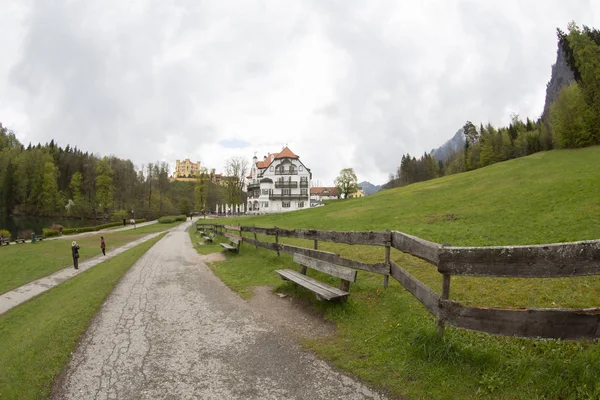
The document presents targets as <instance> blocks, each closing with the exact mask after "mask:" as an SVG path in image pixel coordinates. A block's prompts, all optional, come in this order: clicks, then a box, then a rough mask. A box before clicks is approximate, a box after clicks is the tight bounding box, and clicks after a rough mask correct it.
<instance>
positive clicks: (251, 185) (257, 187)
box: [248, 182, 260, 190]
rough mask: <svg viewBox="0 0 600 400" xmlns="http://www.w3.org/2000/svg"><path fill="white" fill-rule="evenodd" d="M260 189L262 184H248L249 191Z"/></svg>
mask: <svg viewBox="0 0 600 400" xmlns="http://www.w3.org/2000/svg"><path fill="white" fill-rule="evenodd" d="M259 188H260V183H258V182H257V183H249V184H248V190H253V189H259Z"/></svg>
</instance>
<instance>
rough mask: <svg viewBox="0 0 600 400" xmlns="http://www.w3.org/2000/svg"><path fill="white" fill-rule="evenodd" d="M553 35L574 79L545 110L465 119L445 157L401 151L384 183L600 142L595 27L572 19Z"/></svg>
mask: <svg viewBox="0 0 600 400" xmlns="http://www.w3.org/2000/svg"><path fill="white" fill-rule="evenodd" d="M557 36H558V46H559V51H564V53H565V55H566V61H567V64H568V67H569V68H570V69H571V71H572V72H573V75H574V78H575V81H574V82H572V83H569V84H567V85H564V86H562V88H561V89H560V91H559V92H558V96H557V97H556V99H554V101H553V102H552V103H551V104H550V107H549V113H547V114H545V115H543V116H542V117H540V118H539V119H537V120H536V121H532V120H530V119H529V118H527V119H526V120H525V121H523V120H521V119H520V118H519V116H518V115H514V116H513V117H512V118H511V123H510V124H509V125H508V126H505V127H497V128H495V127H493V126H492V125H491V124H487V125H485V126H484V125H483V124H480V125H479V127H477V126H476V125H475V124H473V123H472V122H470V121H467V122H466V124H465V125H464V126H463V131H464V135H465V144H464V147H463V148H462V149H460V150H459V151H457V152H454V153H453V154H451V155H450V157H449V158H448V159H447V160H436V159H435V158H434V157H433V156H432V155H431V153H425V154H423V155H422V156H421V157H419V158H416V157H414V156H411V155H410V154H405V155H403V156H402V158H401V160H400V165H399V166H398V168H397V170H396V173H395V174H391V175H390V180H389V182H388V183H387V184H386V185H385V187H386V188H392V187H397V186H404V185H408V184H411V183H414V182H421V181H426V180H429V179H434V178H437V177H441V176H444V175H449V174H455V173H459V172H464V171H470V170H473V169H477V168H482V167H485V166H488V165H491V164H494V163H497V162H501V161H506V160H510V159H513V158H518V157H524V156H527V155H530V154H533V153H536V152H539V151H546V150H552V149H562V148H578V147H586V146H593V145H598V144H600V31H598V30H596V29H594V28H589V27H587V26H583V27H582V28H579V27H578V26H577V25H576V24H575V23H574V22H572V23H570V24H569V26H568V33H565V32H563V31H561V30H560V29H557Z"/></svg>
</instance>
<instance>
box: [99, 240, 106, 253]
mask: <svg viewBox="0 0 600 400" xmlns="http://www.w3.org/2000/svg"><path fill="white" fill-rule="evenodd" d="M100 248H101V249H102V254H104V255H106V242H105V241H104V236H100Z"/></svg>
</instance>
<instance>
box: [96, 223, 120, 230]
mask: <svg viewBox="0 0 600 400" xmlns="http://www.w3.org/2000/svg"><path fill="white" fill-rule="evenodd" d="M122 224H123V223H122V222H109V223H108V224H101V225H96V226H94V227H93V229H94V230H95V231H99V230H100V229H106V228H112V227H113V226H120V225H122Z"/></svg>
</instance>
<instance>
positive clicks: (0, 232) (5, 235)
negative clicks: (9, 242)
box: [0, 229, 10, 239]
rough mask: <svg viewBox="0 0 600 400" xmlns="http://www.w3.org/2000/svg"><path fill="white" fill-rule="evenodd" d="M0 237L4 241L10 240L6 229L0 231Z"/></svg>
mask: <svg viewBox="0 0 600 400" xmlns="http://www.w3.org/2000/svg"><path fill="white" fill-rule="evenodd" d="M0 236H2V237H3V238H4V239H10V232H9V231H7V230H6V229H0Z"/></svg>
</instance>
